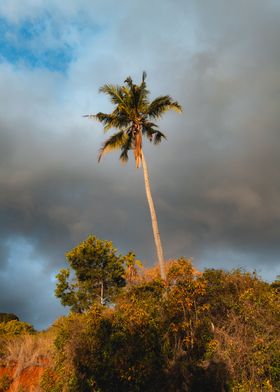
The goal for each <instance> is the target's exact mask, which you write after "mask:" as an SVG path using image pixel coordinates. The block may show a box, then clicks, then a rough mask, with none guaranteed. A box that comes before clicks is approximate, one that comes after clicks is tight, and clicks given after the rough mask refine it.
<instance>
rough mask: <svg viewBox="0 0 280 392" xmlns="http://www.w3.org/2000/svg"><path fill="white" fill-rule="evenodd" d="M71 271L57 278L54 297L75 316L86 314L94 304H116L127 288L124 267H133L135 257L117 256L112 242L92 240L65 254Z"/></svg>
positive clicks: (68, 270) (64, 270)
mask: <svg viewBox="0 0 280 392" xmlns="http://www.w3.org/2000/svg"><path fill="white" fill-rule="evenodd" d="M66 258H67V261H68V264H69V267H70V268H63V269H61V270H60V271H59V273H58V275H57V280H58V282H57V287H56V290H55V294H56V296H57V297H58V298H60V301H61V303H62V305H64V306H70V307H71V310H73V311H74V312H83V311H84V310H86V309H88V308H89V307H90V306H91V305H92V304H93V303H94V302H96V301H98V302H101V304H105V303H108V302H110V301H112V300H113V298H114V296H115V295H116V294H117V293H118V291H119V289H120V288H121V287H123V286H124V285H125V265H126V262H127V261H129V262H130V264H131V263H133V260H134V254H132V253H128V254H127V255H126V256H122V255H119V254H117V249H116V248H114V247H113V244H112V242H110V241H105V240H100V239H98V238H96V237H95V236H93V235H92V236H89V237H88V238H87V239H86V240H85V241H84V242H82V243H81V244H80V245H78V246H77V247H75V248H74V249H72V250H71V251H70V252H68V253H67V254H66Z"/></svg>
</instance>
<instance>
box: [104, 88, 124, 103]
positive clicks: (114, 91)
mask: <svg viewBox="0 0 280 392" xmlns="http://www.w3.org/2000/svg"><path fill="white" fill-rule="evenodd" d="M99 92H101V93H105V94H107V95H109V96H110V98H111V102H112V103H113V104H114V105H124V100H123V91H122V87H121V86H118V85H114V84H104V85H103V86H102V87H100V89H99Z"/></svg>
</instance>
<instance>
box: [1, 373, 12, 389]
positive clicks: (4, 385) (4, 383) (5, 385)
mask: <svg viewBox="0 0 280 392" xmlns="http://www.w3.org/2000/svg"><path fill="white" fill-rule="evenodd" d="M12 381H13V380H12V379H11V378H10V377H9V376H7V375H6V374H5V375H4V376H3V377H1V378H0V392H5V391H8V389H9V388H10V385H11V383H12Z"/></svg>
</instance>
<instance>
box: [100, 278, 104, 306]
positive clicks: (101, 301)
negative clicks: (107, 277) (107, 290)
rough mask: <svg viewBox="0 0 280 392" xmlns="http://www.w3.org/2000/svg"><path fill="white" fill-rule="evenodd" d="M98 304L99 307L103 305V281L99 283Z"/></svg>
mask: <svg viewBox="0 0 280 392" xmlns="http://www.w3.org/2000/svg"><path fill="white" fill-rule="evenodd" d="M100 303H101V305H104V303H105V301H104V283H103V281H102V282H101V283H100Z"/></svg>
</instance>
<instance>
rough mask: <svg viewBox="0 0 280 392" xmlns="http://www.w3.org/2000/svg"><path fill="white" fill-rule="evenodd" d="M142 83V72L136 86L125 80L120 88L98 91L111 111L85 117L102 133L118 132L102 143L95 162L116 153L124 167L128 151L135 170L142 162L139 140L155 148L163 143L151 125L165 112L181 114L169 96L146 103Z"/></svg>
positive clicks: (144, 74)
mask: <svg viewBox="0 0 280 392" xmlns="http://www.w3.org/2000/svg"><path fill="white" fill-rule="evenodd" d="M145 79H146V72H143V75H142V82H141V83H140V84H139V85H136V84H134V83H133V81H132V79H131V77H128V78H127V79H126V80H125V81H124V83H125V84H124V85H123V86H119V85H112V84H105V85H104V86H102V87H101V88H100V90H99V91H100V92H103V93H105V94H107V95H109V97H110V99H111V102H112V103H113V104H114V105H115V109H114V110H113V112H112V113H110V114H107V113H101V112H99V113H97V114H95V115H92V114H90V115H86V116H85V117H89V118H92V119H96V120H98V121H100V122H101V123H102V124H103V126H104V132H107V131H109V130H110V129H111V128H115V129H117V130H118V132H116V133H114V134H113V135H112V136H110V137H109V138H108V139H107V140H106V141H105V142H104V143H103V145H102V147H101V149H100V152H99V157H98V161H100V159H101V158H102V156H103V155H104V154H105V153H107V152H110V151H112V150H115V149H120V150H121V155H120V159H121V161H122V162H124V163H125V162H127V160H128V151H129V150H133V152H134V157H135V162H136V167H137V168H139V167H140V165H141V161H142V136H146V137H147V138H148V139H149V140H150V141H151V142H154V144H159V143H160V142H161V140H162V138H165V139H166V137H165V135H164V134H163V133H162V132H161V131H160V130H159V129H158V126H157V125H156V124H155V123H154V122H153V121H155V120H157V119H159V118H160V117H161V116H162V115H163V114H164V113H165V112H167V111H168V110H175V111H177V112H181V111H182V108H181V106H180V105H179V104H178V102H175V101H173V100H172V98H171V97H170V96H169V95H164V96H159V97H157V98H156V99H154V100H153V101H152V102H149V99H148V96H149V91H148V90H147V86H146V82H145Z"/></svg>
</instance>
